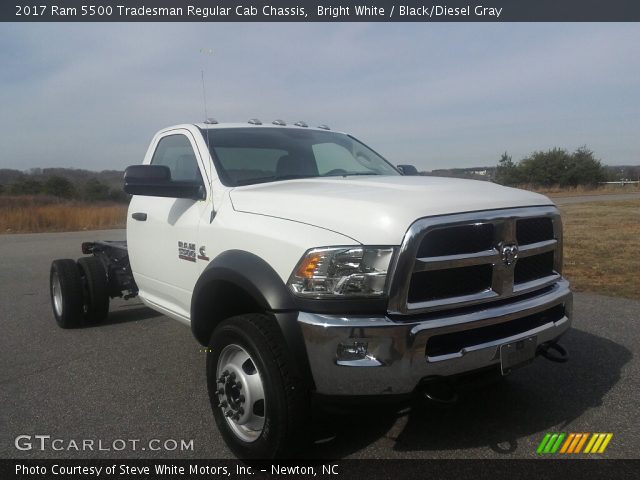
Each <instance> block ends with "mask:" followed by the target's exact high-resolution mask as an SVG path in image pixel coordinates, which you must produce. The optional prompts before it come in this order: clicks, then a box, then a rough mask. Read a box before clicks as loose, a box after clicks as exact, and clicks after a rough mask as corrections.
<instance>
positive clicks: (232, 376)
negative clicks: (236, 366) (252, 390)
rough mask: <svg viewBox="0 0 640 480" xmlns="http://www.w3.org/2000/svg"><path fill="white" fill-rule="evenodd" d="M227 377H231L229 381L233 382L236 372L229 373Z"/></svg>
mask: <svg viewBox="0 0 640 480" xmlns="http://www.w3.org/2000/svg"><path fill="white" fill-rule="evenodd" d="M229 376H230V377H231V380H235V379H236V372H231V374H230V375H229Z"/></svg>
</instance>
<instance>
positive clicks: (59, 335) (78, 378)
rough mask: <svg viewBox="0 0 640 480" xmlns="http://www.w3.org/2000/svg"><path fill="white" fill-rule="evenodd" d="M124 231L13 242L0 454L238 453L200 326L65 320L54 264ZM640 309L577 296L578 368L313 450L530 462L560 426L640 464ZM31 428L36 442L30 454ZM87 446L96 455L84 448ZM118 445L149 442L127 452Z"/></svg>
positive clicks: (386, 421)
mask: <svg viewBox="0 0 640 480" xmlns="http://www.w3.org/2000/svg"><path fill="white" fill-rule="evenodd" d="M123 238H124V231H123V230H111V231H93V232H76V233H50V234H33V235H2V236H0V285H1V286H2V288H1V289H0V312H1V317H0V329H1V332H0V457H2V458H16V457H17V458H47V457H54V458H115V457H119V458H125V457H126V458H159V457H168V458H209V457H211V458H233V456H232V454H231V453H230V452H229V450H228V449H227V448H226V446H225V445H224V443H223V442H222V439H221V437H220V435H219V433H218V431H217V429H216V427H215V424H214V422H213V418H212V415H211V412H210V407H209V402H208V399H207V393H206V383H205V371H204V370H205V368H204V367H205V355H204V353H203V352H202V351H201V349H200V345H199V344H198V343H197V342H196V341H195V340H194V339H193V337H192V336H191V332H190V330H189V328H188V327H185V326H183V325H181V324H179V323H178V322H175V321H174V320H171V319H169V318H167V317H165V316H162V315H159V314H157V313H155V312H153V311H152V310H149V309H147V308H145V307H144V306H142V305H141V303H140V302H139V300H137V299H132V300H130V301H126V302H125V301H122V300H117V301H113V302H112V310H111V313H110V316H109V318H108V320H107V321H106V322H105V323H104V324H101V325H98V326H93V327H87V328H82V329H78V330H62V329H60V328H58V327H57V325H56V323H55V321H54V319H53V315H52V313H51V306H50V300H49V291H48V289H49V287H48V276H49V266H50V263H51V261H52V260H53V259H55V258H64V257H68V258H77V257H79V256H80V255H81V254H80V243H81V242H82V241H88V240H95V239H123ZM639 316H640V302H637V301H631V300H624V299H617V298H609V297H604V296H599V295H592V294H576V296H575V320H574V328H573V329H572V330H571V331H569V332H568V333H567V334H566V336H565V337H564V339H563V341H562V344H563V345H564V346H565V347H566V348H567V349H568V350H569V352H570V355H571V359H570V361H569V362H568V363H565V364H556V363H551V362H549V361H547V360H544V359H540V358H539V359H537V360H536V361H535V362H534V363H533V364H532V365H530V366H528V367H526V368H523V369H521V370H518V371H516V372H514V373H513V374H512V375H511V376H509V377H507V378H506V379H504V380H501V381H498V382H496V383H492V384H489V385H486V386H483V387H478V388H477V389H472V390H469V391H467V392H466V393H464V394H463V396H462V397H461V399H460V402H459V403H457V404H454V405H451V406H445V407H443V406H436V405H433V404H426V405H425V404H422V403H419V402H416V403H415V404H414V405H412V406H411V408H406V409H402V410H398V409H397V408H393V407H389V406H386V407H373V408H372V407H368V408H358V409H357V410H356V411H353V412H350V413H348V414H326V413H325V414H322V415H320V416H319V417H318V418H317V419H316V421H315V423H314V424H313V425H310V428H312V431H313V436H314V438H315V440H316V442H315V443H313V444H311V445H310V446H309V447H308V448H307V450H306V451H305V453H304V455H305V456H307V457H322V458H346V457H353V458H526V457H535V456H536V453H535V450H536V447H537V445H538V444H539V442H540V440H541V439H542V437H543V436H544V434H545V433H547V432H612V433H613V439H612V440H611V443H610V444H609V446H608V448H607V450H606V452H605V453H604V454H602V455H596V457H606V458H638V457H639V455H638V454H639V452H640V428H639V427H640V421H639V420H638V415H637V412H638V398H639V396H638V392H640V362H639V360H638V356H637V353H638V351H639V347H640V318H639ZM20 435H27V436H29V437H22V438H21V439H20V440H18V444H19V445H20V446H21V447H22V448H28V446H29V444H31V448H30V449H25V450H19V449H17V448H16V437H18V436H20ZM36 435H48V436H50V439H51V440H52V439H59V440H60V442H57V443H56V446H57V447H59V448H62V450H60V451H57V450H53V449H52V448H45V450H40V449H39V442H40V441H39V440H37V439H36V437H35V436H36ZM154 439H156V440H159V441H160V442H157V443H154V444H153V446H155V447H156V448H158V447H160V446H161V445H163V442H165V441H166V440H172V441H176V443H177V444H178V445H179V444H180V441H181V440H184V442H185V444H186V445H187V448H188V445H189V443H190V441H191V440H192V441H193V443H192V445H193V448H192V449H190V450H184V451H181V449H180V448H179V447H178V448H177V449H172V448H173V447H174V443H172V442H169V443H168V445H166V447H167V448H169V450H168V451H167V450H160V451H155V450H150V449H149V446H150V444H149V440H154ZM83 440H92V441H94V442H95V443H94V449H93V450H90V449H86V448H85V449H84V451H83V449H82V444H81V442H82V441H83ZM117 440H138V442H136V443H135V445H136V449H135V450H134V449H133V448H131V446H132V443H131V442H127V447H126V448H125V449H123V450H122V451H116V450H115V449H114V448H120V446H121V445H122V443H118V442H116V441H117ZM48 441H49V440H43V442H48ZM98 441H101V442H102V443H101V444H100V445H101V448H103V450H102V451H100V450H97V446H98ZM74 442H75V444H76V446H77V449H74V448H73V445H74ZM78 444H79V445H78ZM49 446H50V445H49ZM69 448H71V449H69ZM105 448H109V450H104V449H105Z"/></svg>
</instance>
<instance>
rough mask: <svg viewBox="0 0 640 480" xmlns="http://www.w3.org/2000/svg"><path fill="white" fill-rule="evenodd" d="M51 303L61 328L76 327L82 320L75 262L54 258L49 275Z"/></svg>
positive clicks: (79, 288) (80, 295) (81, 296)
mask: <svg viewBox="0 0 640 480" xmlns="http://www.w3.org/2000/svg"><path fill="white" fill-rule="evenodd" d="M49 288H50V293H51V305H52V307H53V315H54V317H55V318H56V322H57V323H58V325H59V326H60V327H61V328H77V327H80V326H82V324H83V322H84V312H83V304H84V302H83V292H82V279H81V278H80V272H79V271H78V266H77V265H76V262H74V261H73V260H69V259H64V260H54V261H53V263H52V264H51V272H50V275H49Z"/></svg>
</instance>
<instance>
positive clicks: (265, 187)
mask: <svg viewBox="0 0 640 480" xmlns="http://www.w3.org/2000/svg"><path fill="white" fill-rule="evenodd" d="M230 196H231V202H232V204H233V208H234V209H235V210H237V211H241V212H246V213H255V214H259V215H269V216H272V217H278V218H283V219H287V220H292V221H295V222H301V223H306V224H310V225H315V226H317V227H321V228H325V229H328V230H333V231H335V232H338V233H341V234H343V235H346V236H348V237H351V238H352V239H354V240H356V241H357V242H360V243H362V244H365V245H399V244H400V243H402V238H403V236H404V234H405V232H406V231H407V229H408V228H409V226H410V225H411V224H412V223H413V222H414V221H416V220H417V219H418V218H422V217H429V216H433V215H444V214H450V213H463V212H472V211H479V210H491V209H498V208H514V207H527V206H535V205H553V202H552V201H551V200H549V199H548V198H547V197H545V196H543V195H539V194H537V193H533V192H528V191H526V190H518V189H515V188H508V187H502V186H500V185H496V184H494V183H490V182H483V181H476V180H460V179H452V178H439V177H425V176H415V177H413V176H412V177H408V176H406V177H405V176H397V177H395V176H375V177H374V176H361V177H355V176H352V177H331V178H326V177H325V178H308V179H297V180H287V181H282V182H273V183H264V184H258V185H250V186H245V187H237V188H234V189H233V190H232V191H231V193H230Z"/></svg>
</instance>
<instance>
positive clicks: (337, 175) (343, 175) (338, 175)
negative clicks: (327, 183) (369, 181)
mask: <svg viewBox="0 0 640 480" xmlns="http://www.w3.org/2000/svg"><path fill="white" fill-rule="evenodd" d="M360 175H380V174H379V173H374V172H346V173H334V174H333V175H324V176H325V177H351V176H354V177H355V176H360Z"/></svg>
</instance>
